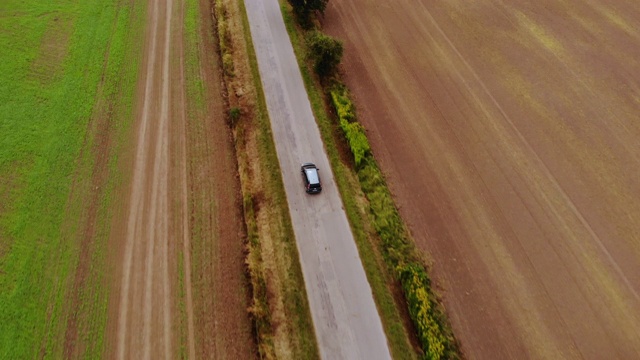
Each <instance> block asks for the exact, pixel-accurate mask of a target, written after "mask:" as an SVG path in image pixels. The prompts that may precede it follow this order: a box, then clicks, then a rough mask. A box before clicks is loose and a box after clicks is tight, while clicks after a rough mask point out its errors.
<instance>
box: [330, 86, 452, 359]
mask: <svg viewBox="0 0 640 360" xmlns="http://www.w3.org/2000/svg"><path fill="white" fill-rule="evenodd" d="M329 93H330V95H331V100H332V103H333V106H334V107H335V109H336V112H337V114H338V121H339V123H340V128H341V129H342V131H343V133H344V135H345V137H346V138H347V141H348V143H349V147H350V149H351V152H352V154H353V155H354V159H355V162H356V169H357V175H358V179H359V181H360V186H361V188H362V191H363V192H364V193H365V195H366V197H367V199H368V200H369V209H370V212H371V215H372V217H373V225H374V227H375V229H376V232H377V233H378V236H380V240H381V241H382V252H383V255H384V258H385V261H386V262H387V264H388V265H389V267H390V268H391V269H394V270H395V276H396V277H397V278H398V279H399V281H400V283H401V285H402V290H403V293H404V296H405V299H406V301H407V307H408V310H409V316H410V317H411V321H412V322H413V324H414V326H415V328H416V331H417V335H418V339H419V340H420V344H421V345H422V349H423V351H424V358H425V359H458V358H459V355H458V348H457V343H456V341H455V339H454V337H453V334H452V333H451V330H450V329H449V328H448V324H447V320H446V318H445V317H444V314H443V312H442V309H441V308H439V306H438V303H437V301H436V297H435V295H434V294H433V291H432V290H431V282H430V280H429V277H428V275H427V272H426V269H425V266H424V265H422V263H421V261H420V259H419V257H418V255H417V252H416V251H415V248H414V246H413V244H412V243H411V241H410V239H409V237H408V235H407V231H406V229H405V227H404V223H403V222H402V219H401V218H400V214H399V213H398V210H397V209H396V207H395V204H394V202H393V198H392V197H391V193H390V192H389V190H388V188H387V186H386V183H385V180H384V177H383V176H382V173H381V172H380V169H379V168H378V166H377V165H376V162H375V159H373V156H372V155H371V149H370V146H369V142H368V140H367V138H366V135H365V133H364V130H363V128H362V126H361V125H360V124H359V123H357V122H356V113H355V108H354V106H353V103H352V101H351V100H350V98H349V93H348V91H347V89H346V87H344V86H343V85H337V86H334V87H333V88H332V89H331V90H330V91H329Z"/></svg>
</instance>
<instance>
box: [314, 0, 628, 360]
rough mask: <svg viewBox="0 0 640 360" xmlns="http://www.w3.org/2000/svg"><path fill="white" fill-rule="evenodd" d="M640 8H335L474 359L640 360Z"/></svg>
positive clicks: (402, 189)
mask: <svg viewBox="0 0 640 360" xmlns="http://www.w3.org/2000/svg"><path fill="white" fill-rule="evenodd" d="M638 19H640V4H639V3H638V2H636V1H625V0H617V1H611V2H607V3H606V5H604V2H581V1H560V2H558V1H538V2H533V3H532V2H528V1H512V2H504V1H503V2H500V1H498V2H471V3H469V2H459V1H453V2H451V1H426V0H422V1H419V2H415V1H408V0H400V1H395V2H371V1H364V0H354V1H344V0H335V1H331V2H329V8H328V9H327V12H326V15H325V19H324V28H325V30H326V31H327V32H329V33H330V34H332V35H335V36H337V37H339V38H341V39H343V40H344V41H345V58H344V61H343V65H344V69H345V72H346V76H347V82H348V84H349V86H350V87H351V88H352V89H353V91H354V95H355V97H356V102H357V106H358V110H359V114H360V119H361V121H362V122H363V123H364V125H365V127H366V128H367V129H368V131H369V135H370V139H371V141H372V145H373V149H374V152H375V155H376V157H377V158H378V159H379V161H380V162H381V165H382V168H383V169H384V171H385V172H386V173H387V175H388V180H389V182H390V186H391V188H392V191H393V193H394V194H395V198H396V199H397V201H398V204H399V205H400V207H401V213H402V215H403V217H404V218H405V219H406V220H407V222H408V224H409V225H410V229H411V231H412V233H413V235H414V237H415V239H416V241H417V243H418V246H419V247H420V248H421V249H423V250H425V251H427V252H429V253H430V254H431V255H432V257H433V262H434V275H435V278H436V280H437V282H438V283H439V284H440V285H441V287H442V293H443V294H444V298H445V305H446V307H447V309H448V312H449V314H450V317H451V320H452V323H453V326H454V331H455V332H456V334H457V336H458V337H459V339H460V340H461V343H462V347H463V350H464V352H465V353H466V354H467V355H468V357H469V358H483V359H497V358H518V359H521V358H527V357H528V358H548V359H557V358H588V359H599V358H620V359H631V358H638V357H640V341H639V340H638V339H640V295H639V294H640V202H639V201H638V200H637V199H639V198H640V181H639V180H638V174H640V146H639V140H638V139H640V122H638V117H639V115H638V114H639V113H640V82H639V80H640V62H639V60H638V59H640V56H639V55H640V24H639V21H640V20H638Z"/></svg>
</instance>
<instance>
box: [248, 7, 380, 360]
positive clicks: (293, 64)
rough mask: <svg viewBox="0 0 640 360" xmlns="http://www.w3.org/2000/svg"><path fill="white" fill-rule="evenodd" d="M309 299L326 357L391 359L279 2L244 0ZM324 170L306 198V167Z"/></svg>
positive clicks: (320, 345)
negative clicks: (317, 190)
mask: <svg viewBox="0 0 640 360" xmlns="http://www.w3.org/2000/svg"><path fill="white" fill-rule="evenodd" d="M246 9H247V15H248V18H249V23H250V28H251V36H252V39H253V44H254V47H255V50H256V55H257V58H258V66H259V70H260V75H261V79H262V84H263V88H264V93H265V97H266V102H267V109H268V111H269V117H270V120H271V127H272V129H273V136H274V140H275V143H276V150H277V155H278V159H279V162H280V168H281V171H282V177H283V181H284V186H285V191H286V194H287V201H288V204H289V211H290V214H291V219H292V222H293V229H294V233H295V236H296V242H297V245H298V252H299V254H300V263H301V266H302V271H303V275H304V280H305V285H306V290H307V296H308V298H309V304H310V308H311V315H312V318H313V323H314V327H315V330H316V337H317V340H318V344H319V348H320V355H321V357H322V358H323V359H389V358H390V353H389V349H388V345H387V340H386V337H385V334H384V332H383V329H382V324H381V321H380V317H379V315H378V312H377V309H376V306H375V303H374V302H373V296H372V293H371V288H370V286H369V283H368V281H367V278H366V275H365V273H364V270H363V268H362V263H361V261H360V258H359V256H358V251H357V248H356V246H355V241H354V239H353V235H352V233H351V229H350V227H349V223H348V221H347V217H346V214H345V211H344V208H343V205H342V201H341V199H340V196H339V194H338V190H337V188H336V185H335V181H334V179H333V174H332V172H331V167H330V166H329V160H328V158H327V155H326V154H325V151H324V147H323V144H322V141H321V138H320V133H319V130H318V128H317V125H316V122H315V119H314V117H313V114H312V112H311V105H310V103H309V99H308V97H307V94H306V90H305V88H304V85H303V82H302V76H301V74H300V71H299V68H298V64H297V61H296V58H295V56H294V54H293V49H292V47H291V43H290V41H289V37H288V34H287V32H286V30H285V27H284V22H283V19H282V14H281V12H280V6H279V3H278V1H276V0H248V1H246ZM304 162H314V163H315V164H316V165H317V166H318V167H319V168H320V176H321V179H322V183H323V191H322V193H321V194H319V195H314V196H312V195H307V194H306V193H305V191H304V189H303V185H302V179H301V176H300V164H301V163H304Z"/></svg>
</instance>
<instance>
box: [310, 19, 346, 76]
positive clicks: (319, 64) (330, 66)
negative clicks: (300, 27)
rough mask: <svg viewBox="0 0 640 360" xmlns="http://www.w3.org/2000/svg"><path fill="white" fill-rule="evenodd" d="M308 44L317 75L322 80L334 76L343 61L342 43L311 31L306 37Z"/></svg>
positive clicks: (318, 32)
mask: <svg viewBox="0 0 640 360" xmlns="http://www.w3.org/2000/svg"><path fill="white" fill-rule="evenodd" d="M306 43H307V49H308V56H309V58H311V60H312V61H313V69H314V70H315V72H316V74H318V76H320V77H321V78H326V77H328V76H329V75H332V74H333V73H334V72H335V71H336V69H337V68H338V64H340V60H341V59H342V52H343V47H342V42H341V41H340V40H337V39H334V38H332V37H331V36H328V35H325V34H323V33H322V32H320V31H311V32H309V34H308V35H307V37H306Z"/></svg>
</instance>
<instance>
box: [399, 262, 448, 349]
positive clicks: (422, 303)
mask: <svg viewBox="0 0 640 360" xmlns="http://www.w3.org/2000/svg"><path fill="white" fill-rule="evenodd" d="M397 272H398V275H399V277H400V282H401V283H402V289H403V290H404V294H405V297H406V299H407V305H408V307H409V314H410V315H411V320H413V324H414V325H415V327H416V330H417V332H418V338H419V340H420V343H421V344H422V348H423V350H424V352H425V354H424V357H425V358H427V359H450V358H456V357H457V355H456V354H455V353H453V352H452V351H451V349H450V348H449V347H448V346H447V344H450V343H451V342H452V339H448V338H447V337H446V335H445V333H444V332H443V331H442V329H441V327H440V324H438V322H437V321H436V319H437V318H438V314H435V313H434V311H433V309H434V306H435V303H434V302H433V301H432V300H431V299H430V297H429V294H430V288H429V287H430V285H431V284H430V281H429V278H428V277H427V273H426V272H425V270H424V268H423V267H422V265H419V264H414V263H412V264H407V265H404V266H399V267H398V268H397ZM432 305H433V306H432Z"/></svg>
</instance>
